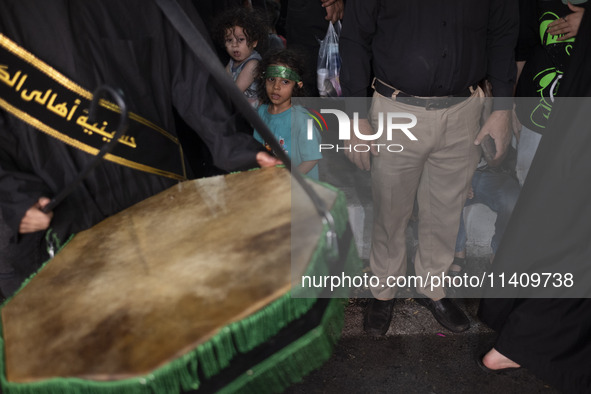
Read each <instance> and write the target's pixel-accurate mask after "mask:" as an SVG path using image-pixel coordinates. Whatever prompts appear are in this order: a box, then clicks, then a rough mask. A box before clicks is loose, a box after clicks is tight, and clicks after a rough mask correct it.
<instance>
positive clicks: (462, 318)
mask: <svg viewBox="0 0 591 394" xmlns="http://www.w3.org/2000/svg"><path fill="white" fill-rule="evenodd" d="M415 301H417V302H418V303H419V304H421V305H423V306H424V307H425V308H427V309H429V310H430V311H431V313H432V314H433V317H435V320H437V321H438V322H439V324H441V325H442V326H443V327H445V328H447V329H448V330H450V331H452V332H462V331H466V330H467V329H468V328H470V320H468V316H466V314H465V313H464V312H463V311H462V310H461V309H460V308H458V307H457V305H456V304H454V303H453V301H452V300H450V299H449V298H442V299H440V300H439V301H433V300H432V299H430V298H415Z"/></svg>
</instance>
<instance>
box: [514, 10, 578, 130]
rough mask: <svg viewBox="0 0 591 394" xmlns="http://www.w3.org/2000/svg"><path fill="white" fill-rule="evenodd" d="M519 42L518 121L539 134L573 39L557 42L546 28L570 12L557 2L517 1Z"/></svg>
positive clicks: (545, 123) (548, 112) (567, 62)
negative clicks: (522, 65)
mask: <svg viewBox="0 0 591 394" xmlns="http://www.w3.org/2000/svg"><path fill="white" fill-rule="evenodd" d="M519 5H520V10H519V11H520V25H519V41H518V45H517V49H516V55H515V56H516V60H517V61H525V65H524V67H523V71H522V72H521V76H520V77H519V82H518V83H517V88H516V89H515V96H517V97H527V99H520V100H517V108H516V111H517V116H518V117H519V121H520V122H521V124H523V125H524V126H525V127H527V128H528V129H530V130H533V131H536V132H538V133H540V134H543V132H544V130H545V128H546V125H547V122H548V117H549V116H550V111H551V109H552V106H553V102H554V98H553V97H555V96H560V89H559V87H560V81H561V78H562V77H563V75H564V72H565V71H566V70H567V67H568V64H569V63H570V55H571V53H572V51H573V46H574V45H575V38H574V37H572V38H570V39H568V40H564V41H558V40H557V38H558V36H552V35H550V34H548V32H547V29H548V25H549V24H550V23H552V22H554V21H556V20H558V19H559V18H562V17H565V16H567V15H569V14H570V13H572V11H571V10H570V9H569V8H568V6H567V5H565V4H563V3H562V1H560V0H543V1H542V0H520V1H519Z"/></svg>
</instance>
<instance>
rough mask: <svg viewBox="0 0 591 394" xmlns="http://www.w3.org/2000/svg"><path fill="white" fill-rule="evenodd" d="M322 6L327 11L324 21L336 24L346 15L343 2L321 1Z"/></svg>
mask: <svg viewBox="0 0 591 394" xmlns="http://www.w3.org/2000/svg"><path fill="white" fill-rule="evenodd" d="M320 1H321V2H322V6H323V7H324V8H325V9H326V16H325V17H324V19H326V20H327V21H331V22H332V23H336V22H337V21H340V20H341V19H343V16H344V15H345V6H344V5H343V0H320Z"/></svg>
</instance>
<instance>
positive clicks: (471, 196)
mask: <svg viewBox="0 0 591 394" xmlns="http://www.w3.org/2000/svg"><path fill="white" fill-rule="evenodd" d="M467 198H468V200H471V199H473V198H474V189H472V185H470V189H468V197H467Z"/></svg>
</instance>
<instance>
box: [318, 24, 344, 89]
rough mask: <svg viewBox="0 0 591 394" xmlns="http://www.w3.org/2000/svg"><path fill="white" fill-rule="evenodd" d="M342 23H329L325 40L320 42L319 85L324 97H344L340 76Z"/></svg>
mask: <svg viewBox="0 0 591 394" xmlns="http://www.w3.org/2000/svg"><path fill="white" fill-rule="evenodd" d="M340 33H341V22H340V21H339V22H337V23H336V24H333V23H329V24H328V30H327V32H326V36H324V39H323V40H321V41H320V50H319V51H318V67H317V76H318V79H317V84H318V93H319V94H320V96H323V97H340V96H342V94H343V93H342V91H341V83H340V81H339V74H340V72H341V56H340V55H339V34H340Z"/></svg>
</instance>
